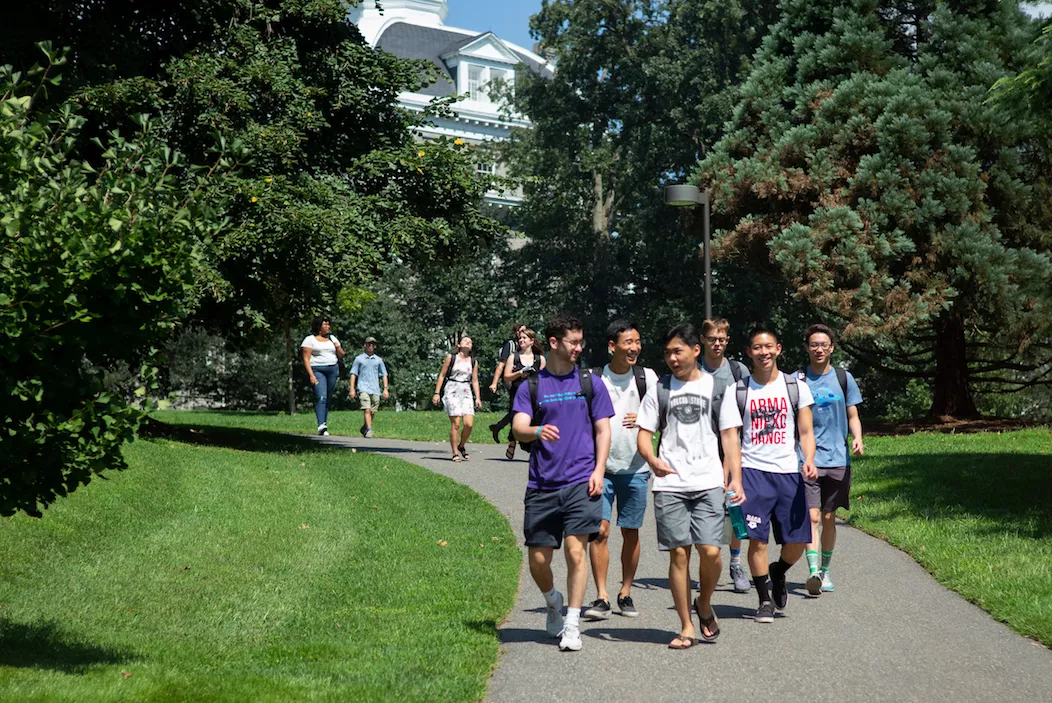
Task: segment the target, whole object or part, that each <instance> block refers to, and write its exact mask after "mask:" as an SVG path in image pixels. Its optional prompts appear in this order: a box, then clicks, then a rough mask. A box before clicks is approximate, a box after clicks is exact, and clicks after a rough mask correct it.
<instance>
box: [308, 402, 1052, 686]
mask: <svg viewBox="0 0 1052 703" xmlns="http://www.w3.org/2000/svg"><path fill="white" fill-rule="evenodd" d="M380 424H382V423H380ZM381 431H382V430H381ZM483 431H484V430H483ZM319 439H320V440H321V441H324V442H326V443H330V444H338V445H343V446H349V447H357V448H358V449H359V450H366V451H374V452H378V453H380V454H384V455H389V456H394V457H398V458H400V459H404V460H406V461H410V462H412V463H415V464H418V465H420V466H423V467H425V468H427V469H430V470H431V471H434V472H436V473H439V474H443V475H445V476H448V477H450V478H452V479H454V480H455V481H458V482H460V483H463V484H465V485H467V486H470V487H471V488H473V489H474V490H476V491H478V492H479V493H480V494H481V495H483V496H485V498H486V499H487V500H488V501H489V502H490V503H492V504H493V505H494V506H495V507H496V508H497V509H498V510H499V511H500V512H501V513H503V514H504V515H505V516H506V517H507V518H508V521H509V522H510V523H511V526H512V528H513V529H514V531H515V534H516V535H517V536H518V538H519V540H520V543H521V540H522V516H523V504H522V500H523V494H524V492H525V487H526V474H527V464H526V461H525V455H524V454H523V453H522V452H521V451H520V452H519V453H518V457H517V458H516V460H513V461H508V460H507V459H505V457H504V447H503V446H499V447H498V446H495V445H469V447H470V449H471V451H472V454H471V459H470V460H469V461H465V462H462V463H455V462H452V461H450V458H449V446H448V443H435V442H407V441H399V440H388V439H380V438H376V439H371V440H365V439H358V438H343V437H328V438H325V439H321V438H319ZM652 516H653V502H652V501H651V502H650V504H649V505H648V506H647V516H646V519H645V522H644V525H643V529H642V530H641V541H642V556H641V558H640V564H639V570H638V573H637V578H636V583H635V585H634V587H633V589H632V596H633V599H634V600H635V604H636V607H637V608H638V609H639V612H640V615H639V617H637V618H625V617H621V616H619V615H617V614H614V615H612V616H611V617H610V619H608V620H604V621H598V622H582V625H581V633H582V639H583V640H584V647H583V649H582V650H581V651H580V652H560V651H559V649H558V646H557V641H556V640H553V639H549V638H548V637H547V636H546V635H545V633H544V599H543V598H542V597H541V594H540V593H539V591H538V590H537V587H536V585H535V584H534V583H533V580H532V578H531V577H530V574H529V570H528V569H527V568H526V562H525V549H523V568H522V571H521V574H520V578H519V592H518V595H517V598H516V602H515V607H514V608H513V609H512V611H511V613H509V615H508V618H507V620H506V621H505V622H504V623H503V624H502V625H501V628H500V636H501V642H502V654H501V658H500V661H499V663H498V665H497V668H496V671H495V672H494V673H493V677H492V679H491V681H490V686H489V692H488V696H487V700H489V701H494V702H495V703H511V702H515V701H522V702H524V703H543V702H546V701H568V700H587V701H593V702H598V701H602V702H603V703H607V702H620V701H647V702H651V701H655V702H656V701H676V702H677V703H681V702H682V701H685V700H691V701H708V700H713V701H716V700H718V701H724V702H733V703H745V702H746V701H750V700H768V699H774V700H790V701H800V702H802V703H804V702H806V703H810V702H819V701H998V702H999V703H1003V702H1005V701H1026V703H1033V702H1035V701H1052V651H1050V650H1048V649H1046V648H1045V647H1043V646H1041V645H1040V644H1038V643H1036V642H1033V641H1031V640H1029V639H1027V638H1025V637H1021V636H1020V635H1018V634H1016V633H1014V632H1012V631H1011V630H1010V629H1008V628H1007V627H1006V626H1004V625H1002V624H1001V623H998V622H996V621H994V620H993V618H991V617H990V616H989V615H988V614H987V613H986V612H984V611H982V610H981V609H979V608H977V607H976V606H974V605H971V604H970V603H968V602H966V601H965V600H963V599H962V598H960V597H959V596H957V595H955V594H954V593H952V592H950V591H948V590H947V589H945V588H943V587H942V586H941V585H939V584H938V583H937V582H936V581H935V580H934V579H933V578H932V577H931V576H930V575H929V574H928V573H927V572H925V571H924V570H923V569H922V568H921V567H919V566H918V565H917V564H916V563H915V562H914V561H913V560H912V559H910V558H909V557H908V556H906V555H905V554H903V553H902V552H900V551H898V550H897V549H894V548H893V547H891V546H889V545H888V544H887V543H885V542H883V541H881V540H878V539H875V538H873V537H870V536H869V535H866V534H864V533H862V532H860V531H858V530H855V529H852V528H850V527H847V526H846V525H841V526H840V528H839V529H838V531H837V548H836V556H835V557H834V560H833V564H832V569H831V574H832V577H833V580H834V582H835V584H836V591H835V592H834V593H830V594H823V595H822V596H821V597H820V598H816V599H812V598H808V597H806V591H805V590H804V587H803V581H804V579H805V578H806V575H807V567H806V564H804V563H803V560H801V562H800V563H798V564H796V565H795V566H794V567H793V569H792V570H791V571H790V572H789V575H788V580H789V592H790V595H789V604H788V606H787V608H786V609H785V611H783V614H782V615H780V616H779V617H777V618H776V620H775V622H774V623H773V624H760V623H756V622H754V621H753V619H752V617H753V614H754V613H755V610H756V606H757V602H756V596H755V593H749V594H736V593H734V592H733V590H732V589H731V585H730V581H729V579H728V578H727V569H726V563H727V559H728V553H727V550H726V549H724V552H723V557H724V568H723V571H722V574H721V578H720V583H719V585H718V586H717V589H716V593H715V595H714V596H713V604H714V606H715V608H716V613H717V615H718V617H719V618H720V624H721V628H722V634H721V636H720V638H719V641H718V643H716V644H699V645H697V646H695V647H693V648H691V649H688V650H685V651H672V650H669V649H668V648H667V645H668V643H669V641H670V640H671V639H672V638H673V637H674V635H675V634H676V633H677V632H678V627H679V619H678V618H677V617H676V614H675V611H673V610H672V596H671V594H670V593H669V591H668V580H667V577H668V559H667V557H666V556H665V555H664V554H663V553H661V552H659V551H658V549H657V540H656V536H655V528H654V518H653V517H652ZM620 550H621V539H620V533H619V531H618V530H617V529H616V527H615V528H614V530H613V535H612V537H611V541H610V554H611V559H610V561H611V564H610V578H609V582H608V589H609V591H610V592H611V594H613V595H614V596H616V594H617V590H618V588H619V585H620V580H621V575H620V574H621V566H620ZM773 550H774V548H773V545H772V558H774V551H773ZM694 556H695V559H694V561H692V565H691V566H692V571H693V572H694V574H695V578H697V561H696V559H697V555H696V554H695V555H694ZM555 583H556V586H557V587H558V588H559V590H560V591H563V592H564V593H565V584H566V570H565V564H564V562H563V561H562V557H561V555H560V554H557V555H556V559H555ZM595 597H596V593H595V587H594V584H592V583H590V584H589V589H588V593H587V595H586V598H585V603H586V605H587V603H588V602H590V601H591V600H592V599H594V598H595ZM616 609H617V608H616V605H615V606H614V610H615V611H616ZM698 628H699V625H698V624H697V622H695V629H698Z"/></svg>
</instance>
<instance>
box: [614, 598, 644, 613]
mask: <svg viewBox="0 0 1052 703" xmlns="http://www.w3.org/2000/svg"><path fill="white" fill-rule="evenodd" d="M617 609H618V610H620V611H621V614H622V615H624V616H625V617H626V618H634V617H638V616H639V611H638V610H636V605H635V603H633V602H632V596H624V597H622V596H618V597H617Z"/></svg>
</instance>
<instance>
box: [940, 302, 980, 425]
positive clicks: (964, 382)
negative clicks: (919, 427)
mask: <svg viewBox="0 0 1052 703" xmlns="http://www.w3.org/2000/svg"><path fill="white" fill-rule="evenodd" d="M928 414H929V415H931V416H932V417H940V416H949V417H957V418H963V417H977V416H978V415H979V411H978V410H976V408H975V401H974V400H973V399H972V391H971V389H970V388H969V387H968V359H967V357H966V356H965V346H964V318H963V316H962V315H961V313H960V312H959V311H958V310H956V309H954V310H951V311H950V313H949V314H948V315H947V316H946V317H945V318H944V319H943V320H942V321H941V325H940V326H939V327H938V328H937V330H936V341H935V397H934V399H933V400H932V404H931V410H930V411H929V413H928Z"/></svg>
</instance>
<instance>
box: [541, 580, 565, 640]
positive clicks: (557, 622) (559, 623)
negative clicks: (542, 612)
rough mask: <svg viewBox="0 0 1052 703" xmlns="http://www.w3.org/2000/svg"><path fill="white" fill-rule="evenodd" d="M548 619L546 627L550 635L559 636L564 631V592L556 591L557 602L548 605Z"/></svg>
mask: <svg viewBox="0 0 1052 703" xmlns="http://www.w3.org/2000/svg"><path fill="white" fill-rule="evenodd" d="M547 608H548V621H547V622H546V623H545V625H544V629H545V630H547V631H548V636H549V637H558V636H559V635H561V634H562V631H563V594H562V593H559V592H558V591H556V592H555V602H554V603H552V604H551V605H549V606H547Z"/></svg>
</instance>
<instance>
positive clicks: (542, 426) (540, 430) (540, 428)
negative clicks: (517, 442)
mask: <svg viewBox="0 0 1052 703" xmlns="http://www.w3.org/2000/svg"><path fill="white" fill-rule="evenodd" d="M541 432H544V425H541V426H540V427H538V428H537V431H536V432H534V434H535V435H536V436H537V439H540V438H541Z"/></svg>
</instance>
